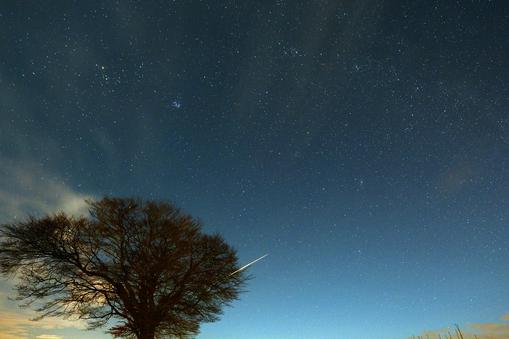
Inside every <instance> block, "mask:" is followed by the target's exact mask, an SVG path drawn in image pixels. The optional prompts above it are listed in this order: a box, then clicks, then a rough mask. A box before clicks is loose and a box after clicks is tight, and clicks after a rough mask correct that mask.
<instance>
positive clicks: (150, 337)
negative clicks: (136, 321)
mask: <svg viewBox="0 0 509 339" xmlns="http://www.w3.org/2000/svg"><path fill="white" fill-rule="evenodd" d="M155 335H156V329H155V327H152V326H145V327H143V328H141V329H140V332H139V335H137V338H138V339H154V338H155Z"/></svg>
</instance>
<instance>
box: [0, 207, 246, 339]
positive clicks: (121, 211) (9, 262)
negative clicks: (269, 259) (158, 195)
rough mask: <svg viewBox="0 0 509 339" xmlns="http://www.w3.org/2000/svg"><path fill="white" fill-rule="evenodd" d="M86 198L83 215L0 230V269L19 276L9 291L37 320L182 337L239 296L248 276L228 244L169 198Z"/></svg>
mask: <svg viewBox="0 0 509 339" xmlns="http://www.w3.org/2000/svg"><path fill="white" fill-rule="evenodd" d="M88 204H89V210H90V216H88V217H85V216H80V217H73V216H69V215H66V214H64V213H57V214H54V215H49V216H45V217H42V218H34V217H29V218H28V219H27V220H26V221H23V222H17V223H12V224H6V225H3V226H2V227H1V229H0V272H1V273H3V274H4V275H7V276H10V277H13V276H16V277H17V278H18V279H17V281H18V283H17V286H16V288H17V292H18V299H19V300H22V301H24V303H23V304H24V305H25V306H29V305H34V306H36V307H35V308H36V311H37V312H38V314H39V318H43V317H46V316H61V317H65V318H69V317H72V318H78V319H84V320H86V321H87V323H88V326H89V328H91V329H94V328H98V327H101V326H105V325H107V324H109V325H111V327H110V329H109V333H111V334H112V335H113V336H115V337H131V338H139V339H147V338H155V337H162V336H169V337H172V336H177V337H186V336H191V335H195V334H197V333H198V332H199V325H200V323H202V322H212V321H216V320H217V319H218V316H219V315H220V314H221V312H222V309H223V306H225V305H228V304H229V303H230V302H231V301H233V300H235V299H237V298H238V297H239V293H240V292H241V290H242V286H243V285H244V284H245V281H246V279H247V277H246V276H245V272H244V271H239V272H236V273H235V274H232V273H233V272H235V271H237V270H238V269H239V265H238V260H237V255H236V252H235V250H234V249H232V248H231V247H230V246H229V245H228V244H227V243H226V242H225V241H224V239H223V238H222V237H221V236H219V235H217V234H215V235H207V234H204V233H202V231H201V224H200V222H199V221H197V220H196V219H194V218H192V217H191V216H189V215H187V214H185V213H183V212H182V211H181V210H179V209H178V208H176V207H175V206H174V205H173V204H171V203H166V202H156V201H142V200H139V199H131V198H128V199H120V198H104V199H102V200H99V201H88ZM39 301H42V303H39ZM34 302H36V303H34ZM110 320H111V321H110Z"/></svg>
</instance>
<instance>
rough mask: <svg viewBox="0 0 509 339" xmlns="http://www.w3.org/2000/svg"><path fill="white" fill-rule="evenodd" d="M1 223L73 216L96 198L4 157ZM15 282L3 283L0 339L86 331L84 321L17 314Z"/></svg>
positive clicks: (44, 338) (33, 166)
mask: <svg viewBox="0 0 509 339" xmlns="http://www.w3.org/2000/svg"><path fill="white" fill-rule="evenodd" d="M0 173H2V176H0V224H1V223H8V222H12V221H15V220H16V219H18V220H19V219H23V218H25V217H26V216H27V215H28V214H32V215H41V214H47V213H54V212H57V211H64V212H66V213H69V214H73V215H80V214H86V213H87V205H86V203H85V199H88V198H93V196H92V195H89V194H84V193H80V192H77V191H76V190H74V189H72V188H71V187H70V186H69V185H67V184H66V183H65V182H64V180H62V179H61V178H59V177H58V176H57V175H54V174H52V173H50V172H49V171H47V170H45V169H44V168H42V167H41V166H38V165H37V164H36V163H34V162H31V161H30V160H26V159H25V160H23V161H21V159H17V160H11V159H5V158H4V159H2V158H0ZM13 283H14V281H7V282H2V283H1V284H0V289H1V290H0V339H27V338H34V336H33V333H32V330H41V329H45V330H51V329H60V328H79V329H83V328H85V324H84V323H83V322H82V321H71V320H65V319H59V318H45V319H42V320H40V321H31V320H30V319H32V318H34V317H35V313H34V312H32V311H30V310H28V309H24V310H21V309H20V310H18V311H13V306H14V304H10V303H9V304H7V296H8V295H9V294H10V292H9V293H6V292H7V291H12V284H13ZM37 338H39V339H60V338H61V337H60V336H57V335H54V334H41V335H39V336H37Z"/></svg>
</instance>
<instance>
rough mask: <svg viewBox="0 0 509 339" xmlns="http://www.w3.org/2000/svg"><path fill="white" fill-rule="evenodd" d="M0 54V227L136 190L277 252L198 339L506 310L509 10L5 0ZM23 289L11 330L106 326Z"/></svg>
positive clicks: (423, 4) (316, 2) (367, 336)
mask: <svg viewBox="0 0 509 339" xmlns="http://www.w3.org/2000/svg"><path fill="white" fill-rule="evenodd" d="M0 48H1V52H0V126H1V127H0V174H1V176H0V221H1V222H9V221H12V220H14V219H19V218H23V217H25V216H26V215H27V214H28V213H32V214H43V213H49V212H53V211H55V210H57V209H63V210H66V211H69V212H70V213H78V212H80V211H83V210H84V206H83V203H82V201H83V199H84V198H87V197H92V198H100V197H102V196H104V195H113V196H138V197H142V198H146V199H162V200H171V201H174V202H175V203H176V204H177V205H178V206H180V207H182V208H183V209H184V210H185V211H187V212H189V213H191V214H192V215H194V216H196V217H199V218H200V219H201V220H202V221H203V223H204V230H205V231H206V232H220V233H221V234H222V235H223V236H224V238H225V239H226V240H227V241H228V242H229V243H230V244H231V245H232V246H234V247H235V248H236V249H237V250H238V254H239V258H240V261H241V263H247V262H249V261H251V260H253V259H255V258H257V257H259V256H261V255H263V254H265V253H269V256H268V257H267V258H265V259H264V260H262V261H260V262H258V263H256V265H254V266H252V267H251V268H250V273H252V274H253V276H254V278H253V279H252V280H251V281H250V282H249V285H248V288H247V289H248V292H246V293H244V294H243V295H242V296H241V299H240V300H239V301H236V302H234V303H233V305H232V307H229V308H227V309H226V310H225V313H224V315H223V316H222V318H221V320H220V321H219V322H216V323H212V324H205V325H203V326H202V331H201V334H200V336H199V338H200V339H217V338H230V339H233V338H243V339H244V338H245V339H258V338H268V339H271V338H274V339H276V338H283V339H287V338H288V339H296V338H353V339H389V338H405V337H407V336H410V335H413V334H415V335H417V334H419V333H422V332H423V331H426V330H436V329H440V328H444V327H447V326H451V325H453V324H456V323H457V324H460V326H462V327H467V326H470V325H469V324H482V323H492V322H497V321H499V320H500V317H501V316H503V315H504V314H506V313H507V312H508V311H509V246H508V242H509V227H508V223H509V112H508V107H509V81H508V79H509V5H508V4H507V2H506V1H488V0H484V1H483V0H464V1H463V0H462V1H452V0H451V1H445V0H443V1H432V0H413V1H396V0H393V1H389V0H376V1H375V0H358V1H348V0H309V1H304V0H286V1H285V0H271V1H233V0H231V1H224V0H214V1H195V0H185V1H184V0H173V1H169V0H167V1H128V0H125V1H94V0H87V1H57V0H55V1H14V0H6V1H1V2H0ZM11 285H12V281H4V280H2V281H1V282H0V319H1V318H3V320H0V332H2V333H3V334H2V335H3V337H2V335H0V337H1V338H2V339H4V338H7V339H11V338H14V339H18V338H33V337H36V336H39V338H46V339H48V338H70V337H72V338H108V336H106V335H104V334H102V332H101V331H96V332H83V331H81V330H80V329H79V327H80V326H79V324H78V325H76V324H75V323H70V322H63V321H58V320H51V319H50V320H47V321H46V322H43V323H39V324H33V323H31V322H28V321H27V319H28V318H29V316H28V311H27V310H20V309H18V308H17V307H16V306H15V303H13V302H12V301H9V300H8V299H7V296H8V295H12V290H11ZM2 313H3V317H2V316H1V315H2ZM504 318H506V317H504ZM506 320H509V317H507V319H506ZM505 324H506V325H501V326H507V323H505ZM507 333H509V330H508V332H507ZM508 336H509V334H508ZM504 338H507V337H504Z"/></svg>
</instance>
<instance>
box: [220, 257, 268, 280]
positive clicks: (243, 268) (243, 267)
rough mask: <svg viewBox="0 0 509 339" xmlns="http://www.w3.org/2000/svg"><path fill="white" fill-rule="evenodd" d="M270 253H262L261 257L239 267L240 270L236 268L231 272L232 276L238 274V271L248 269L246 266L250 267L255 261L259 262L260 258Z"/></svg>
mask: <svg viewBox="0 0 509 339" xmlns="http://www.w3.org/2000/svg"><path fill="white" fill-rule="evenodd" d="M268 255H269V254H268V253H267V254H264V255H262V256H261V257H259V258H258V259H256V260H253V261H251V262H250V263H249V264H246V265H244V266H242V267H241V268H239V269H238V270H236V271H235V272H232V273H230V277H231V276H232V275H234V274H236V273H239V272H240V271H243V270H245V269H246V268H248V267H249V266H251V265H253V264H254V263H255V262H257V261H259V260H262V259H263V258H265V257H266V256H268Z"/></svg>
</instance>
